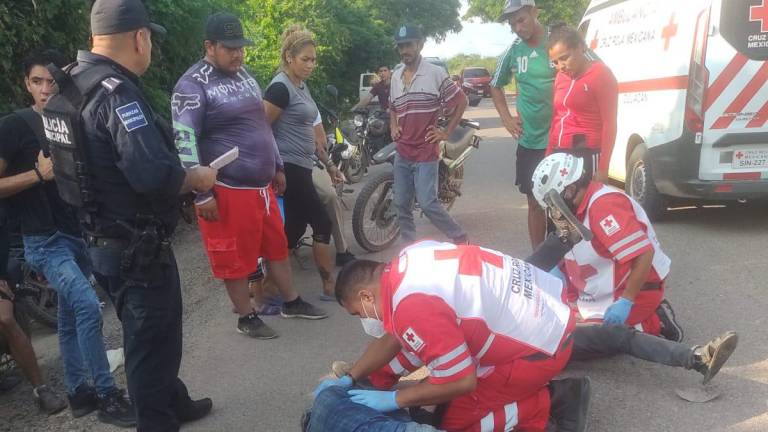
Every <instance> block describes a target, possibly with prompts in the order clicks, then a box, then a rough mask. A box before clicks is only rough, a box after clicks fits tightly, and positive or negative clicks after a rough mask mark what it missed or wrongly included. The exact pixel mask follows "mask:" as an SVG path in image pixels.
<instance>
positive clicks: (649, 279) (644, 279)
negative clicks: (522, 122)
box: [533, 153, 738, 384]
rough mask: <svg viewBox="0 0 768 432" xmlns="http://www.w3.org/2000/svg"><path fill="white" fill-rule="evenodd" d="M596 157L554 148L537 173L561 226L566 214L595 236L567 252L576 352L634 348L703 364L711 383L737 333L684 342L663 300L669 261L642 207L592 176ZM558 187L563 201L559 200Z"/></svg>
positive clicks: (544, 201)
mask: <svg viewBox="0 0 768 432" xmlns="http://www.w3.org/2000/svg"><path fill="white" fill-rule="evenodd" d="M590 164H591V158H583V157H580V156H578V155H577V154H576V153H574V154H567V153H555V154H552V155H550V156H548V157H547V158H545V159H544V160H543V161H542V162H541V163H540V164H539V166H538V167H537V168H536V171H535V172H534V175H533V194H534V195H535V197H536V199H537V200H538V202H539V203H540V204H541V205H542V206H543V207H544V208H545V209H548V210H549V214H550V216H552V221H553V222H554V223H555V225H562V223H563V218H562V215H564V214H567V215H569V216H570V218H573V217H574V216H575V218H576V220H575V221H572V222H573V223H575V224H579V223H581V224H583V225H582V226H583V227H585V228H588V229H589V230H591V232H592V236H590V237H591V240H589V239H587V238H585V239H584V240H583V241H578V242H573V246H572V248H570V250H569V251H567V252H566V253H565V254H564V258H565V259H564V266H563V267H564V274H565V275H566V278H567V286H568V298H569V301H570V302H571V304H572V307H573V308H574V309H575V310H576V311H577V313H578V318H579V325H578V326H577V328H576V330H575V331H574V347H573V356H572V357H573V359H575V360H583V359H589V358H595V357H601V356H606V355H614V354H629V355H632V356H634V357H637V358H641V359H644V360H648V361H652V362H655V363H661V364H665V365H669V366H677V367H684V368H686V369H690V370H695V371H698V372H700V373H701V374H702V375H704V379H703V382H704V384H706V383H707V382H709V381H710V380H711V379H712V378H713V377H714V376H715V375H716V374H717V373H718V371H719V370H720V368H721V367H722V366H723V364H724V363H725V362H726V360H728V358H729V357H730V355H731V354H732V353H733V351H734V350H735V349H736V345H737V343H738V336H737V335H736V333H734V332H726V333H724V334H723V335H721V336H719V337H716V338H714V339H713V340H711V341H710V342H708V343H707V344H705V345H703V346H694V347H691V346H687V345H683V344H681V343H680V342H681V341H682V339H683V332H682V329H681V327H680V326H679V325H678V324H677V322H676V321H675V315H674V312H673V311H672V308H671V306H670V305H669V303H668V302H667V301H666V300H664V286H665V280H666V277H667V275H668V274H669V270H670V264H671V260H670V259H669V257H667V255H665V254H664V252H663V251H662V249H661V244H660V242H659V240H658V239H657V237H656V233H655V231H654V229H653V226H652V225H651V222H650V220H649V219H648V217H647V215H646V213H645V211H644V210H643V208H642V207H641V206H640V205H639V204H638V203H637V202H636V201H635V200H633V199H632V198H631V197H629V196H628V195H627V194H625V193H624V192H623V191H621V190H618V189H615V188H612V187H609V186H606V185H604V184H602V183H599V182H595V181H592V167H591V166H590ZM553 192H554V197H555V198H556V199H557V201H560V202H561V203H562V204H559V205H556V206H554V207H553V205H552V204H553V201H552V199H551V198H552V196H553ZM563 205H564V206H565V207H567V208H566V210H565V211H561V210H560V209H561V208H562V207H563ZM568 210H571V211H568ZM554 215H557V216H560V217H555V216H554ZM567 248H569V247H567ZM550 264H551V261H550ZM540 267H541V268H542V269H543V270H550V269H551V267H550V266H549V264H547V265H542V264H540ZM659 336H661V337H659Z"/></svg>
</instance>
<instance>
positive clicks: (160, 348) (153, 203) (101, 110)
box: [44, 0, 216, 431]
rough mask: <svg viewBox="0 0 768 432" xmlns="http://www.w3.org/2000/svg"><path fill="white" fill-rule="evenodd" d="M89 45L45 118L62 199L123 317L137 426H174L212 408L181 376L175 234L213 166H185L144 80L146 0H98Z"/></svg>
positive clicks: (209, 182)
mask: <svg viewBox="0 0 768 432" xmlns="http://www.w3.org/2000/svg"><path fill="white" fill-rule="evenodd" d="M91 32H92V35H93V48H92V50H91V52H88V51H80V52H79V53H78V56H77V61H76V63H74V64H73V65H70V66H68V67H67V68H66V69H65V71H66V72H65V71H62V70H60V69H58V68H55V67H49V70H50V71H51V74H52V75H53V77H54V79H55V80H56V82H57V83H58V85H59V90H60V91H59V94H58V95H57V96H54V97H53V98H52V99H51V100H50V101H49V102H48V105H47V106H46V109H45V112H44V126H45V129H46V136H47V138H48V142H49V145H50V149H51V155H52V159H53V162H54V174H55V176H56V181H57V186H58V188H59V192H60V194H61V197H62V199H64V201H66V202H67V203H69V204H71V205H74V206H76V207H78V208H79V213H80V223H81V226H82V227H83V229H84V231H85V233H86V234H87V235H86V237H87V240H88V246H89V250H88V252H89V255H90V257H91V260H92V262H93V270H94V276H95V277H96V279H97V281H98V282H99V284H100V285H101V286H102V287H103V288H104V289H105V290H106V291H107V293H108V294H109V296H110V298H111V300H112V302H113V303H114V304H115V310H116V311H117V314H118V317H119V318H120V320H121V322H122V326H123V337H124V344H125V370H126V374H127V379H128V390H129V393H130V396H131V398H132V400H133V402H134V405H135V409H136V418H137V429H138V430H139V431H173V430H178V429H179V424H180V423H182V422H185V421H190V420H195V419H197V418H200V417H202V416H204V415H206V414H207V413H208V412H209V411H210V409H211V405H212V403H211V400H210V399H203V400H200V401H192V400H191V399H190V397H189V395H188V393H187V389H186V387H185V385H184V383H183V382H182V381H181V380H180V379H179V378H178V373H179V366H180V364H181V353H182V327H181V324H182V321H181V315H182V301H181V287H180V283H179V273H178V269H177V267H176V260H175V258H174V255H173V251H172V250H171V243H170V237H171V234H172V233H173V230H174V228H175V226H176V223H177V221H178V217H179V215H180V199H179V195H180V194H182V193H186V192H189V191H192V190H195V191H198V192H204V191H208V190H210V189H211V188H212V187H213V184H214V182H215V180H216V171H215V170H213V169H210V168H207V167H197V168H192V169H188V170H184V169H183V168H182V166H181V162H180V160H179V157H178V155H177V152H176V149H175V147H174V145H173V139H172V135H171V131H170V128H168V126H167V125H165V124H164V123H162V121H161V119H160V118H159V117H158V116H156V115H155V113H154V112H153V111H152V109H151V108H150V106H149V103H148V102H147V99H146V97H145V96H144V94H143V93H142V91H141V89H140V87H139V76H140V75H142V74H144V73H145V72H146V71H147V69H148V67H149V65H150V62H151V51H152V40H151V38H150V37H151V35H152V34H153V33H163V32H164V29H163V28H162V27H160V26H158V25H156V24H152V23H150V21H149V16H148V14H147V11H146V9H145V7H144V5H143V4H142V3H141V1H140V0H111V1H108V0H96V2H95V3H94V5H93V8H92V10H91Z"/></svg>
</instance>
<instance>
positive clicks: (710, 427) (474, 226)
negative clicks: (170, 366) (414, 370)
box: [0, 100, 768, 432]
mask: <svg viewBox="0 0 768 432" xmlns="http://www.w3.org/2000/svg"><path fill="white" fill-rule="evenodd" d="M468 115H470V116H472V117H474V118H476V119H478V120H480V121H481V124H482V127H483V131H482V135H483V136H484V137H485V140H484V141H483V143H482V145H481V148H480V151H479V152H476V153H475V155H474V156H473V157H472V159H471V160H470V161H469V162H468V165H467V169H466V173H467V174H466V182H465V186H464V189H463V193H464V196H463V197H462V198H461V199H460V200H459V201H458V203H457V204H456V206H455V207H454V209H453V211H452V214H453V216H454V217H455V218H456V219H457V220H458V221H459V222H460V223H461V224H462V225H463V226H464V227H465V229H466V230H467V231H468V232H469V234H470V236H471V238H472V240H473V242H475V243H477V244H481V245H484V246H487V247H491V248H495V249H498V250H501V251H504V252H506V253H509V254H511V255H514V256H519V257H524V256H526V255H527V254H528V253H529V246H528V240H527V231H526V212H527V210H526V207H525V201H524V199H523V197H522V196H521V195H520V194H518V192H517V190H516V189H515V187H514V185H513V183H514V161H513V155H514V142H513V140H512V139H510V138H508V137H507V136H506V133H505V132H504V130H503V129H502V128H501V127H500V123H499V121H498V120H497V118H496V115H495V112H494V110H493V107H492V105H491V104H490V102H489V101H488V100H485V101H483V104H482V105H481V106H480V107H479V108H475V109H472V111H471V113H470V114H468ZM377 169H386V167H378V168H377ZM359 188H360V185H356V186H355V189H356V190H359ZM349 202H350V205H351V204H352V200H351V199H350V201H349ZM766 216H768V211H766V209H765V208H764V207H763V208H760V207H758V206H749V205H747V206H744V205H735V206H732V207H728V208H722V207H721V208H705V209H683V210H677V211H674V212H673V213H672V214H671V215H670V217H668V218H667V219H666V220H665V221H664V222H660V223H658V224H656V228H657V231H658V234H659V237H660V239H661V242H662V244H663V247H664V249H665V250H666V251H667V253H668V254H669V255H670V257H671V258H672V260H673V269H672V274H671V276H670V278H669V283H668V287H669V289H668V298H669V299H670V301H671V302H672V304H673V305H674V306H675V309H676V311H677V314H678V317H679V319H680V321H681V322H682V324H683V326H684V328H685V331H686V342H689V343H702V342H705V341H706V340H708V339H709V338H710V337H712V336H715V335H717V334H719V333H721V332H723V331H725V330H735V331H737V332H738V333H739V335H740V337H741V345H740V346H739V349H738V350H737V351H736V353H735V354H734V356H733V358H732V360H731V362H730V363H729V364H728V365H727V367H726V368H724V369H723V371H722V372H721V373H720V375H719V376H718V377H717V378H716V379H715V381H714V385H715V386H716V387H717V388H718V389H719V390H720V391H722V396H721V397H720V398H719V399H717V400H715V401H713V402H710V403H707V404H691V403H688V402H685V401H683V400H681V399H679V398H678V397H677V396H675V393H674V390H675V389H676V388H681V387H690V386H695V385H697V383H698V381H699V375H698V374H696V373H694V372H688V371H684V370H679V369H672V368H668V367H663V366H657V365H653V364H649V363H646V362H643V361H639V360H635V359H631V358H626V357H621V358H613V359H606V360H601V361H595V362H592V363H590V364H575V365H574V366H573V367H571V368H570V369H569V370H568V371H567V373H568V374H573V375H581V374H588V375H589V376H590V377H592V380H593V381H592V382H593V387H594V396H593V404H592V411H591V429H590V430H592V431H595V432H609V431H627V432H630V431H636V432H648V431H692V430H699V431H732V432H747V431H765V430H768V413H767V412H766V410H767V409H768V334H767V333H768V332H767V331H766V326H768V314H767V313H766V309H768V299H767V298H768V297H767V296H766V293H767V291H768V290H767V289H766V285H768V282H766V275H768V259H767V258H766V256H765V251H766V247H765V245H766V244H768V224H767V223H766ZM350 217H351V215H350ZM419 230H420V232H421V233H423V234H425V235H433V236H436V237H438V238H440V237H439V234H438V233H437V232H436V231H435V230H434V228H432V227H431V226H430V225H429V224H428V222H426V220H422V221H420V222H419ZM346 231H347V233H348V234H349V238H350V243H351V244H352V245H353V246H352V247H353V249H352V251H353V252H354V253H356V254H358V255H360V256H365V257H367V258H374V259H380V260H384V259H389V258H390V257H391V256H392V255H393V254H394V252H395V251H394V250H390V251H387V252H385V253H381V254H376V255H371V256H366V255H363V253H362V250H361V249H360V248H359V247H358V246H357V245H356V244H355V242H354V240H353V239H352V235H351V226H350V222H349V221H347V226H346ZM176 250H177V257H178V260H179V263H180V268H181V270H182V273H183V275H182V276H183V283H184V287H185V288H184V291H185V302H184V303H185V307H186V312H185V313H186V315H185V326H186V327H185V331H184V337H185V352H184V361H183V368H182V376H183V378H184V379H185V380H186V382H187V383H188V385H189V387H190V390H191V391H192V394H193V396H203V395H204V396H210V397H212V398H213V399H214V402H215V410H214V412H213V414H212V415H211V416H210V417H208V418H207V419H205V420H203V421H200V422H198V423H197V424H194V425H189V426H188V427H186V428H185V430H188V431H214V430H226V431H257V432H273V431H296V430H298V429H299V426H298V421H299V417H300V415H301V413H302V410H303V409H304V408H305V407H307V405H308V404H309V403H310V398H309V396H308V395H309V393H310V392H311V390H312V389H313V388H314V387H315V385H316V384H317V382H318V378H319V377H320V376H322V375H323V374H325V373H326V372H327V370H328V367H329V365H330V363H331V362H332V361H333V360H337V359H345V360H354V359H355V358H356V356H357V355H358V354H359V353H360V352H361V350H362V349H363V347H364V344H365V342H366V337H365V335H364V334H363V332H362V328H361V326H360V323H359V320H357V319H356V318H354V317H350V316H348V315H347V314H346V313H345V312H344V311H343V310H342V309H341V308H339V307H338V306H336V305H335V304H326V305H325V307H327V309H328V310H329V311H330V312H331V314H332V316H331V317H330V318H329V319H327V320H324V321H319V322H310V321H298V320H283V319H280V318H268V319H267V321H268V322H269V324H270V325H272V326H273V327H274V328H275V329H276V330H277V331H279V332H280V335H281V336H280V338H279V339H276V340H272V341H253V340H249V339H247V338H246V337H244V336H242V335H239V334H237V333H235V331H234V327H235V317H234V316H233V315H232V313H231V306H230V304H229V301H228V300H227V298H226V295H225V293H224V291H223V287H222V286H221V284H220V283H219V282H216V281H214V280H213V279H211V277H210V272H209V269H208V266H207V260H206V258H205V255H204V254H203V252H202V249H201V244H200V239H199V236H198V234H197V232H196V231H194V230H191V229H185V230H183V231H182V232H181V233H180V235H179V236H178V238H177V241H176ZM302 255H303V256H304V257H305V258H309V251H308V250H304V251H302ZM310 267H311V266H310ZM294 270H295V273H294V278H295V282H296V286H297V287H298V289H299V290H300V292H301V293H302V295H303V296H304V297H305V298H306V299H308V300H310V301H317V295H318V294H319V292H320V283H319V279H318V277H317V276H316V274H315V272H314V270H311V269H309V270H301V269H300V268H298V266H296V265H294ZM113 316H114V313H113V312H111V311H109V312H107V317H108V325H107V333H108V339H109V341H110V346H111V347H112V346H116V345H118V344H119V333H118V327H117V325H116V323H115V320H114V317H113ZM35 345H36V347H37V348H38V351H39V355H40V357H41V362H42V363H43V365H44V366H45V367H46V369H47V375H48V376H49V377H51V379H52V380H54V381H55V382H58V383H59V385H60V380H59V379H58V378H57V377H56V374H57V373H58V367H59V366H58V360H57V353H58V350H57V348H56V344H55V338H54V336H52V335H50V334H46V333H45V332H43V331H38V334H37V335H36V339H35ZM119 375H120V379H124V376H123V374H122V371H121V372H120V373H119ZM29 393H30V388H29V387H28V386H27V385H24V386H21V387H20V389H17V390H15V391H14V392H12V393H11V394H10V395H8V394H6V395H0V419H4V420H0V430H2V429H12V430H14V431H18V430H68V431H69V430H112V429H108V428H105V427H102V426H101V425H98V423H96V422H95V420H93V419H92V418H91V419H88V420H83V421H73V420H71V418H70V415H69V414H68V413H66V414H63V415H60V416H57V417H56V418H53V419H50V420H45V419H44V418H42V417H40V416H36V415H33V414H32V412H33V410H34V408H33V407H31V406H29V405H25V404H26V403H28V402H30V401H31V398H30V394H29ZM3 422H4V423H3Z"/></svg>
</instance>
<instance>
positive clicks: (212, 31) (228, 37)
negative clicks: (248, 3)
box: [205, 12, 253, 48]
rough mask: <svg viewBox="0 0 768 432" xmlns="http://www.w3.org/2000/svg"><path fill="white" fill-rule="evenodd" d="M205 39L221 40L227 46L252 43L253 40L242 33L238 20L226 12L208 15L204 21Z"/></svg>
mask: <svg viewBox="0 0 768 432" xmlns="http://www.w3.org/2000/svg"><path fill="white" fill-rule="evenodd" d="M205 40H209V41H216V42H221V44H222V45H224V46H225V47H227V48H242V47H244V46H251V45H253V41H252V40H250V39H247V38H245V36H244V35H243V25H242V24H240V20H239V19H238V18H237V17H236V16H234V15H232V14H230V13H226V12H219V13H216V14H213V15H211V16H209V17H208V20H207V21H206V22H205Z"/></svg>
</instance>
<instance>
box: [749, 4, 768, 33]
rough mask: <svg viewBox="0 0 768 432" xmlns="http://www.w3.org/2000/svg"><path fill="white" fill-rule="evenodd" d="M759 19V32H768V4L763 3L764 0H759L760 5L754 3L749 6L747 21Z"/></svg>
mask: <svg viewBox="0 0 768 432" xmlns="http://www.w3.org/2000/svg"><path fill="white" fill-rule="evenodd" d="M757 21H760V32H761V33H766V32H768V5H767V4H765V0H763V1H761V2H760V5H759V6H758V5H754V6H750V7H749V22H757Z"/></svg>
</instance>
